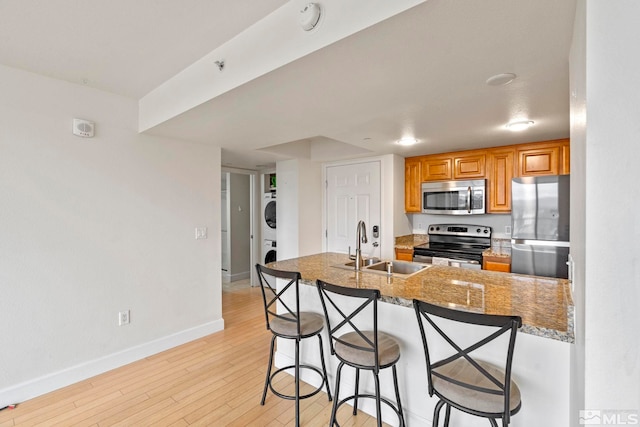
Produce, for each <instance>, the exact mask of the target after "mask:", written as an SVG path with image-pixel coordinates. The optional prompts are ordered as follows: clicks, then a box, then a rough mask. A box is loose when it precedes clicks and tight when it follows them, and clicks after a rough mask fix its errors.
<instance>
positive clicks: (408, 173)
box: [404, 157, 422, 213]
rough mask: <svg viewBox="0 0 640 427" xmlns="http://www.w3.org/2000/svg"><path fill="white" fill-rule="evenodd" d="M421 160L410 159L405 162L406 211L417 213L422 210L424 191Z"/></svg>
mask: <svg viewBox="0 0 640 427" xmlns="http://www.w3.org/2000/svg"><path fill="white" fill-rule="evenodd" d="M421 182H422V178H421V176H420V159H419V158H415V157H413V158H408V159H405V161H404V210H405V212H407V213H416V212H420V211H421V210H422V200H421V199H422V194H421V193H422V191H421V188H420V184H421Z"/></svg>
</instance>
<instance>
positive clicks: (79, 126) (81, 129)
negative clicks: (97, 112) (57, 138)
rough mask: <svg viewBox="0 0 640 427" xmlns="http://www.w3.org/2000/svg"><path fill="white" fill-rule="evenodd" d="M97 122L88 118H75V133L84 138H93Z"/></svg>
mask: <svg viewBox="0 0 640 427" xmlns="http://www.w3.org/2000/svg"><path fill="white" fill-rule="evenodd" d="M95 126H96V124H95V123H94V122H90V121H88V120H83V119H73V134H74V135H77V136H82V137H84V138H92V137H93V133H94V130H95Z"/></svg>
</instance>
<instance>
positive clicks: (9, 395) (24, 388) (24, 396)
mask: <svg viewBox="0 0 640 427" xmlns="http://www.w3.org/2000/svg"><path fill="white" fill-rule="evenodd" d="M223 329H224V319H219V320H215V321H213V322H209V323H205V324H203V325H199V326H196V327H193V328H190V329H186V330H184V331H180V332H177V333H175V334H171V335H167V336H165V337H162V338H158V339H156V340H153V341H150V342H147V343H144V344H140V345H137V346H134V347H131V348H128V349H125V350H122V351H119V352H117V353H113V354H109V355H107V356H104V357H101V358H99V359H95V360H90V361H88V362H84V363H81V364H79V365H76V366H71V367H69V368H66V369H63V370H60V371H57V372H53V373H51V374H47V375H44V376H42V377H39V378H34V379H32V380H29V381H25V382H23V383H20V384H16V385H13V386H10V387H7V388H4V389H0V408H4V407H5V406H7V405H10V404H13V403H20V402H24V401H25V400H29V399H33V398H34V397H37V396H40V395H43V394H45V393H49V392H51V391H54V390H57V389H59V388H62V387H66V386H68V385H71V384H74V383H77V382H78V381H82V380H86V379H87V378H91V377H94V376H96V375H99V374H101V373H103V372H107V371H110V370H112V369H115V368H119V367H120V366H124V365H127V364H129V363H132V362H135V361H136V360H140V359H143V358H145V357H149V356H151V355H154V354H157V353H160V352H162V351H164V350H168V349H170V348H173V347H176V346H179V345H182V344H185V343H187V342H189V341H193V340H196V339H198V338H202V337H204V336H207V335H210V334H213V333H215V332H219V331H221V330H223Z"/></svg>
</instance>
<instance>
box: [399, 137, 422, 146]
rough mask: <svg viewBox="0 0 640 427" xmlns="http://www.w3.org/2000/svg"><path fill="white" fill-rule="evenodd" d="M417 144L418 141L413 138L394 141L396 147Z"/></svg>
mask: <svg viewBox="0 0 640 427" xmlns="http://www.w3.org/2000/svg"><path fill="white" fill-rule="evenodd" d="M417 143H418V140H417V139H415V138H402V139H399V140H397V141H396V144H398V145H413V144H417Z"/></svg>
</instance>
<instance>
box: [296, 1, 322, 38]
mask: <svg viewBox="0 0 640 427" xmlns="http://www.w3.org/2000/svg"><path fill="white" fill-rule="evenodd" d="M320 15H322V9H321V8H320V5H319V4H318V3H309V4H307V5H306V6H305V7H304V9H302V10H301V11H300V27H302V29H303V30H305V31H311V30H313V29H314V28H315V27H316V25H318V21H320Z"/></svg>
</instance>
